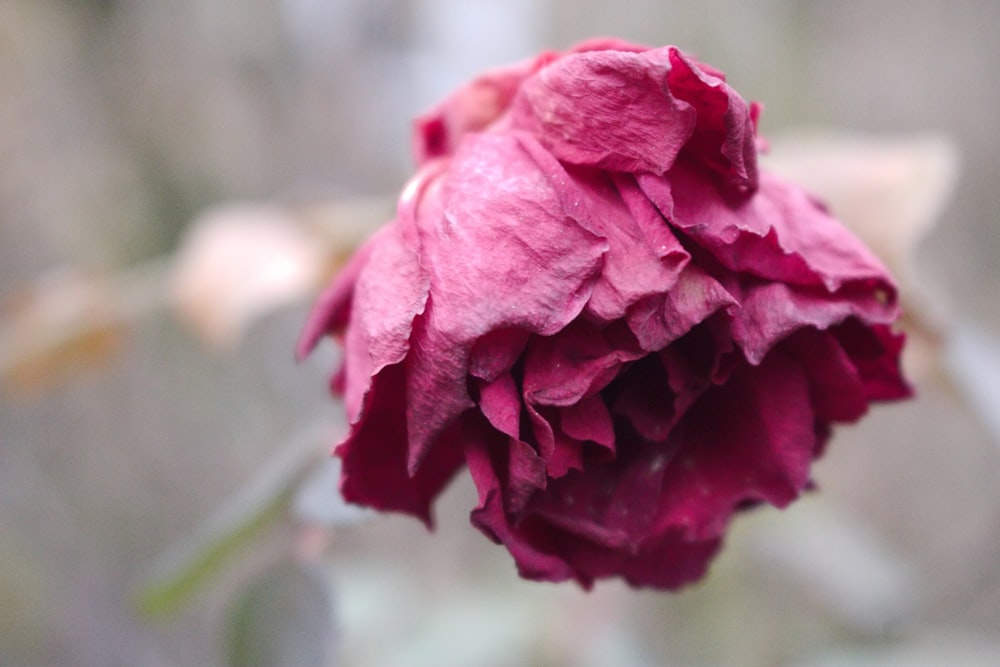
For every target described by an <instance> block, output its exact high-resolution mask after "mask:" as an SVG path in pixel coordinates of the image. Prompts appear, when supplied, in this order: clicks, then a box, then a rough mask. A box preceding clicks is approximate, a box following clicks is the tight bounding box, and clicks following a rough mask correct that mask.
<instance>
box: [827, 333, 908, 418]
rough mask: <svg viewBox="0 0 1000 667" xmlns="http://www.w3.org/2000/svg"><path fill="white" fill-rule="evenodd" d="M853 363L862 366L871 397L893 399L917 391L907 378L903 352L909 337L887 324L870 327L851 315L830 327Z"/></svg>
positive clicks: (860, 371)
mask: <svg viewBox="0 0 1000 667" xmlns="http://www.w3.org/2000/svg"><path fill="white" fill-rule="evenodd" d="M830 333H832V334H833V335H834V336H835V337H836V338H837V340H838V341H839V342H840V344H841V345H842V346H843V348H844V351H845V352H847V355H848V356H849V357H850V358H851V363H853V364H854V367H855V368H856V369H857V370H858V374H859V375H860V376H861V382H862V383H863V384H864V388H865V398H867V399H868V400H869V401H893V400H898V399H901V398H908V397H910V396H912V395H913V389H912V388H911V387H910V385H909V383H907V381H906V379H905V378H903V371H902V369H901V368H900V355H901V354H902V351H903V343H904V341H905V340H906V337H905V336H904V335H903V334H896V333H893V331H892V329H890V328H889V327H888V326H887V325H884V324H876V325H874V326H871V327H868V326H865V324H864V323H863V322H862V321H860V320H858V319H848V320H846V321H845V322H843V323H841V324H840V325H838V326H836V327H833V328H832V329H831V330H830Z"/></svg>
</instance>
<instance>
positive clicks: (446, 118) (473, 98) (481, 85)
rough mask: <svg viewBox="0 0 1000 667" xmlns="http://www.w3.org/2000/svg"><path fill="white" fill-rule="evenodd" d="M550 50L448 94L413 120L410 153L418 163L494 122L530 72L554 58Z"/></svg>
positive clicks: (448, 151) (447, 150)
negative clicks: (411, 149) (411, 152)
mask: <svg viewBox="0 0 1000 667" xmlns="http://www.w3.org/2000/svg"><path fill="white" fill-rule="evenodd" d="M557 57H558V56H557V55H556V54H555V53H553V52H545V53H542V54H540V55H538V56H536V57H535V58H533V59H531V60H526V61H524V62H522V63H518V64H516V65H512V66H509V67H499V68H497V69H494V70H491V71H489V72H485V73H484V74H482V75H480V76H478V77H476V78H475V79H473V80H472V81H470V82H469V83H467V84H465V85H464V86H462V87H461V88H459V89H458V90H456V91H455V92H454V93H452V94H451V95H449V96H448V97H447V98H446V99H445V100H444V102H442V103H441V104H439V105H438V106H437V107H435V108H434V109H432V110H431V111H429V112H427V113H425V114H423V115H421V116H420V117H419V118H417V120H416V121H415V122H414V137H413V153H414V155H415V156H416V159H417V163H418V164H423V163H424V162H427V161H428V160H432V159H434V158H438V157H443V156H448V155H451V154H453V153H454V152H455V151H456V149H457V148H458V145H459V143H460V142H461V140H462V139H463V138H464V137H465V136H466V135H467V134H469V133H472V132H481V131H483V130H485V129H487V128H488V127H489V126H490V125H492V124H493V123H495V122H496V121H497V120H498V119H499V118H500V117H501V116H502V115H503V114H504V113H505V112H506V111H507V108H508V107H509V106H510V103H511V100H512V99H513V98H514V95H515V94H516V93H517V91H518V88H519V87H520V86H521V84H522V83H523V82H524V80H525V79H527V78H528V77H529V76H531V75H533V74H535V73H536V72H537V71H538V70H539V69H541V68H542V67H544V66H545V65H547V64H548V63H550V62H552V61H553V60H555V59H556V58H557Z"/></svg>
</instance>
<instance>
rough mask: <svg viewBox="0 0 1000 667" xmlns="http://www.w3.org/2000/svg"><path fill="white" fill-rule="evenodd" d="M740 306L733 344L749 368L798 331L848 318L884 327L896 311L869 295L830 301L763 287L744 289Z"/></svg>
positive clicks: (816, 294) (818, 294)
mask: <svg viewBox="0 0 1000 667" xmlns="http://www.w3.org/2000/svg"><path fill="white" fill-rule="evenodd" d="M742 302H743V307H742V308H741V309H739V310H737V311H735V312H734V321H733V340H734V341H736V343H738V344H739V345H740V347H741V348H743V353H744V354H745V355H746V357H747V359H748V360H749V361H750V363H752V364H756V363H759V362H760V360H761V359H763V358H764V355H766V354H767V353H768V351H769V350H771V349H772V348H773V347H774V346H775V345H776V344H777V343H778V342H779V341H781V340H783V339H784V338H785V337H787V336H788V335H790V334H791V333H792V332H794V331H797V330H799V329H801V328H802V327H814V328H816V329H826V328H828V327H830V326H833V325H834V324H837V323H839V322H843V321H844V320H846V319H847V318H849V317H859V318H862V319H863V320H864V321H866V322H872V323H875V322H877V323H888V322H891V321H892V320H893V319H895V317H896V307H895V306H894V305H890V304H887V303H885V302H884V301H883V300H882V299H880V298H879V293H878V292H873V291H858V292H854V293H847V294H843V295H835V296H832V297H831V296H830V295H829V294H827V293H826V292H824V291H823V290H817V289H808V288H797V287H794V286H791V285H785V284H782V283H763V284H758V285H754V286H753V287H749V288H747V289H746V290H745V292H744V294H743V297H742Z"/></svg>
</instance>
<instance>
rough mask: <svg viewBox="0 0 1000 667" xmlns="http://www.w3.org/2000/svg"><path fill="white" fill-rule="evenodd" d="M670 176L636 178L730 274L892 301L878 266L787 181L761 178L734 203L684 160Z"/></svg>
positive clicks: (891, 291) (678, 225)
mask: <svg viewBox="0 0 1000 667" xmlns="http://www.w3.org/2000/svg"><path fill="white" fill-rule="evenodd" d="M668 178H669V180H667V179H663V178H657V177H652V176H650V175H639V177H638V181H639V186H640V187H641V188H642V191H643V192H644V193H646V195H647V196H648V197H649V198H650V199H651V200H652V201H653V203H654V204H656V205H657V207H658V208H659V209H660V210H661V211H662V212H663V213H664V215H666V216H668V217H669V218H670V222H671V224H672V225H673V226H674V227H675V228H677V229H678V230H679V231H681V232H683V233H684V234H685V235H686V236H687V237H688V238H690V239H691V240H692V241H694V242H696V243H697V244H699V245H700V246H701V247H703V248H705V249H706V250H708V251H709V252H710V253H711V254H712V255H713V256H714V257H715V259H716V260H718V261H719V262H720V263H722V265H723V266H725V267H726V268H727V269H730V270H732V271H739V272H744V273H748V274H750V275H753V276H757V277H759V278H764V279H767V280H775V281H781V282H784V283H791V284H795V285H807V286H808V285H822V286H823V287H825V288H826V289H827V290H828V291H830V292H836V291H837V290H839V289H840V288H842V287H844V286H845V285H852V284H853V285H859V286H868V288H869V289H872V290H875V289H878V290H881V291H883V292H884V293H885V297H886V300H887V301H893V300H894V298H895V287H894V286H893V284H892V282H891V281H890V280H889V278H888V273H887V271H886V269H885V267H884V266H883V265H882V263H881V262H880V261H879V260H878V259H877V258H876V257H875V256H874V255H873V254H872V253H871V252H870V251H868V249H867V248H865V247H864V245H863V244H862V243H861V242H860V241H858V239H857V238H856V237H855V236H854V235H853V234H851V233H850V232H849V231H847V229H846V228H844V227H843V226H842V225H841V224H840V223H838V222H837V221H836V220H834V219H833V218H832V217H830V216H829V215H828V214H827V213H826V212H825V211H824V210H823V209H822V208H820V206H818V205H817V204H816V203H815V202H813V201H812V200H811V199H809V197H808V196H807V195H806V194H805V193H803V192H802V191H801V190H799V189H797V188H795V187H793V186H791V185H789V184H788V183H787V182H785V181H783V180H781V179H779V178H777V177H775V176H771V175H769V174H766V173H765V174H763V175H762V176H761V178H760V189H759V190H758V192H757V194H756V195H755V196H754V197H752V198H750V199H748V200H746V201H745V202H743V203H741V204H738V205H732V204H730V203H727V202H726V201H725V200H724V199H723V198H722V197H721V196H720V195H719V193H718V192H717V190H716V189H715V186H714V185H713V184H712V183H711V182H710V181H709V180H707V179H706V178H705V177H704V172H703V171H702V170H701V169H699V168H698V167H695V166H693V165H691V164H689V163H686V162H681V163H678V165H677V166H676V167H675V168H674V169H672V170H671V171H670V174H669V176H668ZM665 209H666V210H665ZM668 211H669V212H668Z"/></svg>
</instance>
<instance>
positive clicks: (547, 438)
mask: <svg viewBox="0 0 1000 667" xmlns="http://www.w3.org/2000/svg"><path fill="white" fill-rule="evenodd" d="M527 409H528V417H529V418H530V420H531V427H532V432H533V433H534V436H535V437H534V442H536V443H537V444H538V454H539V456H541V458H542V460H543V461H545V474H546V475H548V476H549V477H551V478H553V479H555V478H558V477H562V476H563V475H565V474H566V473H567V472H569V471H570V470H581V469H582V468H583V443H582V442H580V441H579V440H576V439H574V438H571V437H569V436H568V435H566V434H565V433H563V432H562V430H561V429H560V428H559V426H558V411H557V410H555V409H553V408H551V407H548V406H536V405H534V404H532V403H529V404H528V405H527Z"/></svg>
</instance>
